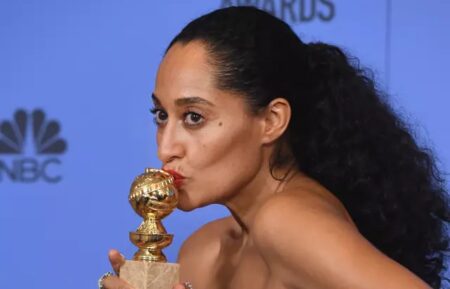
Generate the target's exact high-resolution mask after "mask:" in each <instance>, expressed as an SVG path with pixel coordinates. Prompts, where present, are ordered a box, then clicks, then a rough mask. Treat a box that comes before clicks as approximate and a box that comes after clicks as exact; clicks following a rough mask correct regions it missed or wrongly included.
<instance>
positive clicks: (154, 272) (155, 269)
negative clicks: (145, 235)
mask: <svg viewBox="0 0 450 289" xmlns="http://www.w3.org/2000/svg"><path fill="white" fill-rule="evenodd" d="M179 271H180V265H179V264H176V263H159V262H142V261H131V260H127V261H125V264H124V265H123V266H122V267H120V278H122V279H124V280H125V281H127V282H128V283H129V284H130V285H131V286H133V287H134V288H135V289H172V288H173V286H174V285H175V284H177V283H179V282H180V281H179V280H180V274H179Z"/></svg>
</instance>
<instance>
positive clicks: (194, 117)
mask: <svg viewBox="0 0 450 289" xmlns="http://www.w3.org/2000/svg"><path fill="white" fill-rule="evenodd" d="M204 121H205V118H204V117H203V116H202V115H201V114H198V113H196V112H193V111H189V112H186V113H185V114H184V123H185V124H186V125H188V126H197V125H200V124H201V123H203V122H204Z"/></svg>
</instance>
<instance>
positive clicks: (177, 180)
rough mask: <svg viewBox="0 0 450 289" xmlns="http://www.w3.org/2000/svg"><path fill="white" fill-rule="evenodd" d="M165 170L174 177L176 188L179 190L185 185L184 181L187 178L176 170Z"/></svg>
mask: <svg viewBox="0 0 450 289" xmlns="http://www.w3.org/2000/svg"><path fill="white" fill-rule="evenodd" d="M163 170H164V171H166V172H168V173H169V174H171V175H172V177H173V180H174V184H175V187H177V188H179V187H180V186H181V184H182V183H183V180H184V179H185V177H184V176H183V175H182V174H180V173H178V172H177V171H175V170H170V169H167V170H166V169H163Z"/></svg>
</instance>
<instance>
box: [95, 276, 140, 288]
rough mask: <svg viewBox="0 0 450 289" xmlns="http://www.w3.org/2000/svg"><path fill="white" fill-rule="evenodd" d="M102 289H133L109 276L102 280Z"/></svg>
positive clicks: (118, 279)
mask: <svg viewBox="0 0 450 289" xmlns="http://www.w3.org/2000/svg"><path fill="white" fill-rule="evenodd" d="M102 285H103V288H105V289H133V287H131V285H130V284H128V283H127V282H125V281H124V280H122V279H120V278H119V277H117V276H109V277H106V278H105V279H103V282H102Z"/></svg>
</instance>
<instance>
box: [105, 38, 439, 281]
mask: <svg viewBox="0 0 450 289" xmlns="http://www.w3.org/2000/svg"><path fill="white" fill-rule="evenodd" d="M209 57H210V56H208V54H207V52H206V50H205V48H204V45H203V44H202V43H201V42H197V41H194V42H190V43H188V44H175V45H174V46H173V47H172V48H171V49H170V50H169V51H168V53H167V55H166V56H165V57H164V59H163V61H162V63H161V65H160V67H159V71H158V75H157V78H156V84H155V91H154V94H153V95H154V96H153V100H154V104H155V108H156V111H154V112H155V118H156V122H157V125H158V132H157V143H158V158H159V159H160V160H161V162H162V164H163V168H164V169H174V170H176V171H178V172H179V173H181V174H182V175H184V176H185V177H186V179H185V180H184V182H183V184H182V185H181V187H180V189H179V208H180V209H182V210H185V211H189V210H192V209H195V208H198V207H202V206H205V205H208V204H213V203H217V204H223V205H224V206H226V207H227V208H228V209H229V210H230V212H231V216H230V217H227V218H224V219H221V220H216V221H214V222H211V223H209V224H207V225H205V226H204V227H202V228H201V229H199V230H198V231H197V232H195V233H194V234H193V235H192V236H191V237H189V238H188V239H187V240H186V241H185V242H184V244H183V246H182V248H181V250H180V253H179V260H178V262H179V263H180V274H181V281H182V282H184V281H190V282H191V283H192V285H193V287H194V288H195V289H226V288H255V289H259V288H261V289H262V288H273V289H278V288H279V289H288V288H298V289H300V288H308V289H332V288H333V289H338V288H359V289H378V288H385V289H400V288H411V289H419V288H420V289H424V288H430V287H428V286H427V284H426V283H424V282H423V281H422V280H421V279H419V278H418V277H417V276H415V275H414V274H413V273H411V272H410V271H409V270H407V269H406V268H405V267H403V266H402V265H400V264H398V263H397V262H395V261H393V260H392V259H390V258H388V257H387V256H385V255H384V254H383V253H382V252H380V251H379V250H377V249H376V248H375V247H374V246H372V245H371V244H370V243H369V242H368V241H367V240H366V239H365V238H364V237H363V236H362V235H361V234H360V233H359V232H358V229H357V227H356V226H355V224H354V223H353V221H352V220H351V218H350V216H349V214H348V212H347V211H346V209H345V208H344V206H343V205H342V204H341V203H340V202H339V200H338V199H337V198H336V197H334V195H333V194H332V193H331V192H329V191H328V190H327V189H325V188H324V187H323V186H321V184H319V183H318V182H316V181H315V180H313V179H311V178H309V177H307V176H306V175H305V174H303V173H302V172H300V171H298V170H296V169H295V167H293V166H286V167H284V168H278V169H277V170H276V171H275V175H277V176H283V175H287V178H286V179H285V180H284V181H278V180H276V179H274V178H273V177H272V176H271V174H270V171H269V160H270V156H271V154H272V152H273V151H274V149H275V146H276V144H277V141H279V139H280V137H281V136H282V134H283V133H284V132H285V130H286V128H287V126H288V123H289V120H290V117H291V108H290V106H289V103H288V102H287V101H286V100H285V99H283V98H282V97H280V98H277V99H275V100H273V101H272V102H271V103H270V104H269V105H268V106H267V108H266V109H264V110H263V111H262V112H260V113H259V114H256V115H254V114H251V113H250V112H249V109H248V106H247V104H246V103H245V101H244V98H243V96H242V95H239V94H236V93H232V92H229V91H223V90H219V89H217V85H216V79H214V67H212V66H211V65H210V62H209V61H208V60H209ZM109 258H110V262H111V264H112V266H113V268H114V269H115V271H116V273H118V272H119V270H120V266H121V265H122V264H123V262H124V261H125V259H124V258H123V256H121V255H120V253H119V252H117V251H116V250H111V251H110V254H109ZM103 284H104V286H105V287H106V288H108V289H129V288H131V287H130V286H129V285H128V284H127V283H126V282H125V281H123V280H121V279H120V278H119V277H115V276H114V277H109V278H106V279H105V280H104V282H103ZM174 288H176V289H180V288H184V286H182V285H181V284H179V285H176V286H175V287H174Z"/></svg>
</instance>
